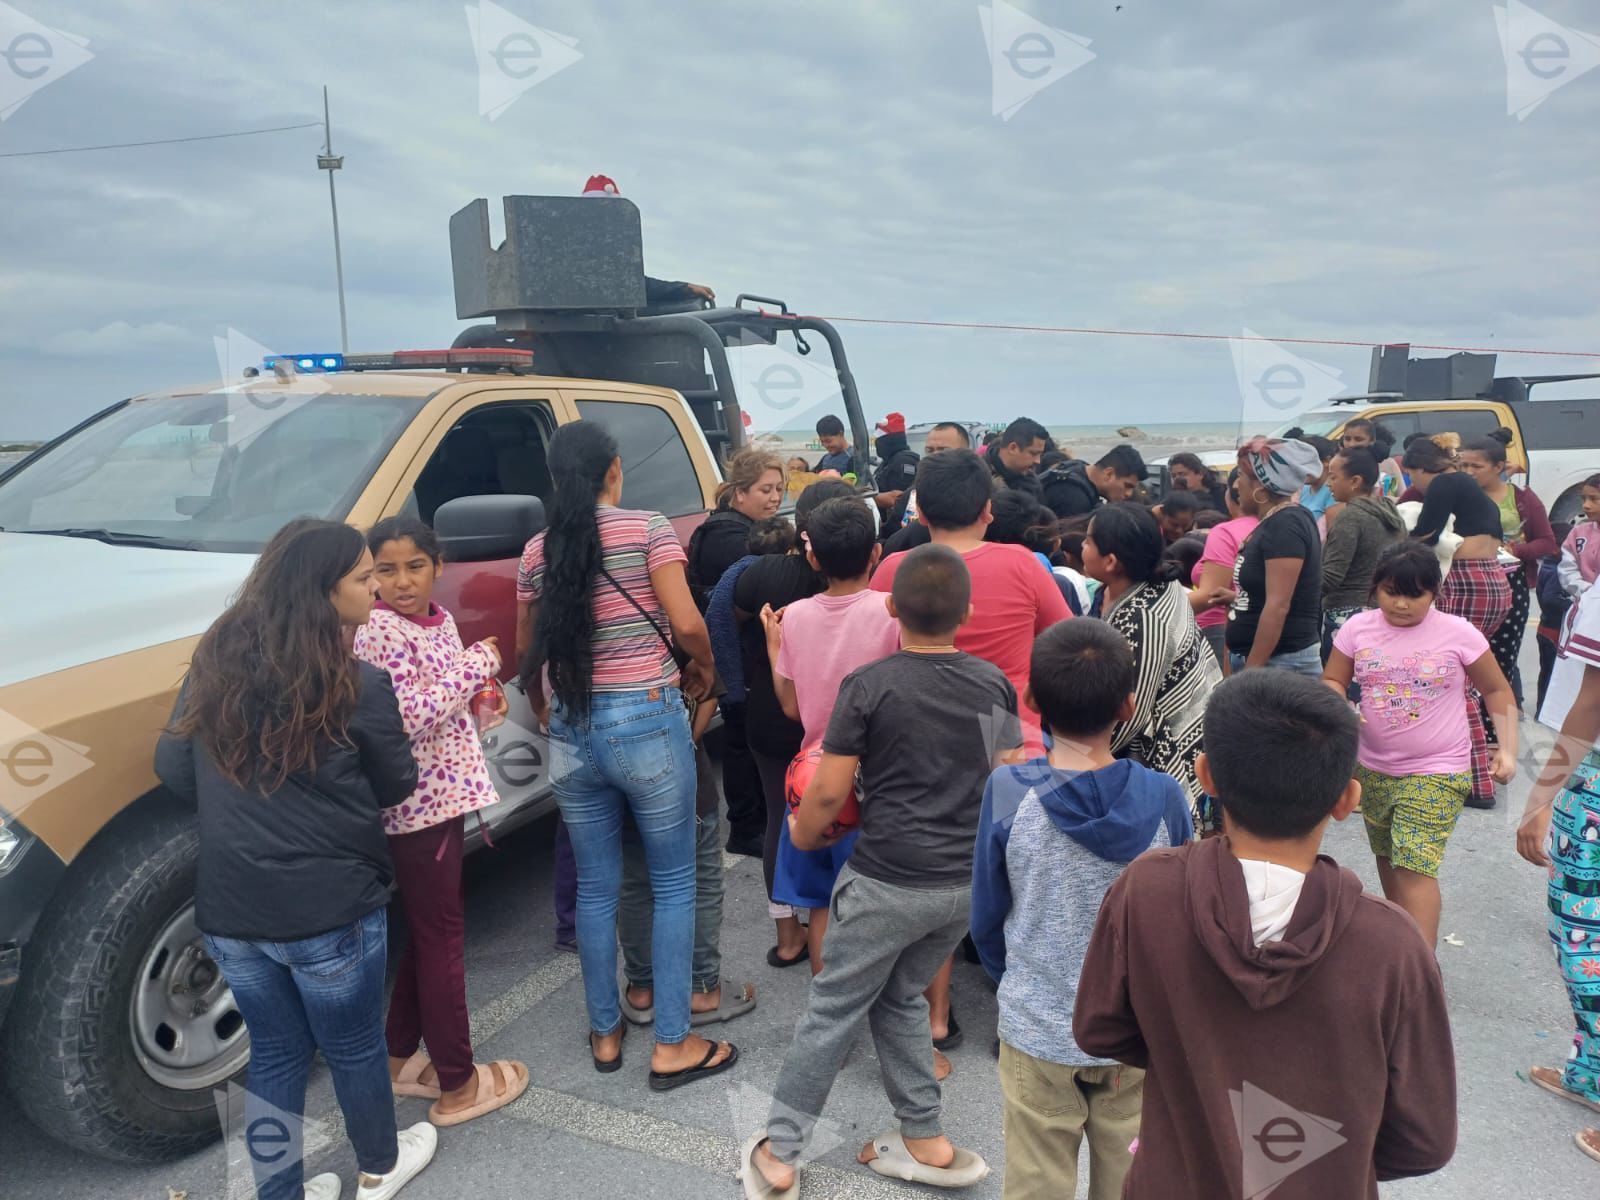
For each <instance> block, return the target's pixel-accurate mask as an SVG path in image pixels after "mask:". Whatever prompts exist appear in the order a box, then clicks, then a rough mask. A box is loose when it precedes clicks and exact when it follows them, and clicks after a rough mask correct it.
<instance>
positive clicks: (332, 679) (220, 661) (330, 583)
mask: <svg viewBox="0 0 1600 1200" xmlns="http://www.w3.org/2000/svg"><path fill="white" fill-rule="evenodd" d="M376 590H377V581H376V580H375V579H374V578H373V574H372V555H371V554H370V553H369V552H368V550H367V546H366V540H365V539H364V538H363V537H362V536H361V534H360V533H359V532H358V531H357V530H355V529H353V528H351V527H350V526H348V525H342V524H339V523H337V522H332V521H315V520H309V519H306V520H299V521H294V522H291V523H290V524H289V525H287V526H285V527H284V528H283V529H282V530H280V531H279V532H278V534H277V536H275V537H274V538H273V539H272V541H271V542H269V543H268V544H267V547H266V549H265V550H263V551H262V553H261V557H260V559H259V560H258V561H257V562H256V565H255V569H254V570H252V571H251V573H250V577H249V579H248V580H246V581H245V585H244V587H243V589H242V590H241V591H240V593H239V597H238V599H237V600H235V601H234V603H233V605H232V606H231V607H230V608H229V609H228V610H227V611H226V612H225V613H223V614H222V616H220V617H218V618H217V621H216V623H215V624H214V625H212V626H211V628H210V629H209V630H207V631H206V633H205V635H204V636H203V637H202V638H201V639H200V643H199V645H198V646H196V647H195V652H194V660H193V662H191V663H190V666H189V677H188V679H187V680H185V682H184V686H183V691H182V693H181V694H180V696H179V698H178V705H177V708H176V709H175V711H174V712H173V717H172V724H171V727H170V728H169V729H168V730H167V731H166V732H164V733H163V734H162V736H161V740H160V742H159V743H158V744H157V747H156V762H155V766H156V773H157V774H158V775H159V776H160V777H161V781H162V782H163V783H164V784H166V786H167V787H168V789H170V790H171V791H172V792H174V793H175V794H177V795H178V796H179V797H181V798H183V799H185V800H187V801H189V802H190V803H192V804H194V805H195V806H196V808H197V809H198V811H199V819H200V861H199V869H198V874H197V879H196V885H195V920H196V923H197V924H198V925H199V927H200V929H201V931H202V932H203V933H204V935H205V948H206V952H207V953H208V954H209V955H210V956H211V958H212V960H213V961H214V962H215V963H216V965H217V966H218V967H220V968H221V971H222V978H223V981H224V982H225V983H226V985H227V987H228V988H230V989H232V993H233V1001H234V1003H235V1004H236V1005H237V1006H238V1009H239V1012H240V1014H241V1015H242V1016H243V1017H244V1020H245V1025H246V1027H247V1028H248V1029H249V1031H250V1050H251V1059H250V1074H249V1079H248V1082H247V1084H246V1088H247V1095H246V1099H245V1120H246V1127H247V1128H255V1127H256V1126H257V1123H258V1122H261V1121H271V1122H273V1128H274V1129H277V1128H279V1127H280V1126H281V1127H282V1128H283V1129H284V1130H285V1131H286V1132H287V1135H288V1137H289V1139H290V1140H289V1142H288V1145H289V1147H290V1148H291V1152H289V1153H285V1152H284V1143H283V1142H282V1141H281V1140H273V1141H268V1140H266V1139H261V1138H246V1139H245V1141H246V1145H247V1147H248V1148H249V1151H250V1155H251V1169H252V1171H253V1173H254V1176H255V1181H256V1188H257V1193H258V1195H259V1196H260V1197H261V1198H262V1200H287V1198H289V1197H293V1198H294V1200H300V1197H301V1195H302V1193H303V1194H304V1195H305V1196H306V1197H307V1200H321V1198H322V1197H331V1196H336V1195H338V1190H339V1178H338V1176H337V1175H319V1176H317V1177H316V1178H315V1179H312V1180H310V1181H309V1182H305V1181H304V1163H303V1160H302V1159H301V1156H300V1140H301V1139H300V1133H301V1128H300V1126H301V1119H302V1114H303V1112H304V1110H305V1094H306V1077H307V1075H308V1073H309V1072H310V1069H311V1058H312V1055H313V1053H314V1052H316V1051H318V1050H320V1051H321V1052H322V1057H323V1059H324V1060H325V1061H326V1062H327V1064H328V1067H329V1070H330V1071H332V1073H333V1080H334V1086H335V1089H336V1091H337V1093H338V1096H339V1104H340V1107H341V1109H342V1110H343V1112H344V1119H345V1128H346V1129H347V1130H348V1132H349V1135H350V1140H351V1142H352V1143H353V1144H354V1146H355V1152H356V1162H357V1165H358V1166H359V1167H360V1171H361V1183H360V1194H361V1196H362V1197H363V1200H368V1198H370V1200H384V1198H387V1197H389V1196H392V1195H394V1194H395V1192H397V1191H399V1190H400V1188H401V1187H403V1186H404V1185H405V1184H406V1182H407V1181H408V1180H410V1179H411V1178H412V1177H413V1176H414V1175H416V1174H417V1172H419V1171H421V1170H422V1168H423V1167H425V1166H427V1164H428V1162H429V1160H431V1159H432V1157H433V1152H434V1147H435V1144H436V1142H437V1139H438V1134H437V1132H436V1131H435V1130H434V1128H433V1126H432V1125H430V1124H428V1123H427V1122H423V1123H421V1124H419V1125H415V1126H413V1127H412V1128H410V1129H407V1130H404V1131H400V1132H398V1133H397V1131H396V1128H395V1118H394V1094H393V1091H392V1090H391V1087H390V1083H389V1064H388V1050H387V1047H386V1046H385V1043H384V1037H383V984H384V968H385V949H386V938H387V921H386V909H387V905H388V902H389V885H390V883H391V881H392V879H393V875H394V872H393V868H392V866H391V865H390V861H389V849H388V845H387V843H386V841H385V838H384V833H383V825H382V822H381V821H380V819H379V810H380V809H381V808H386V807H389V806H391V805H395V804H399V803H401V802H402V801H404V800H405V799H407V798H408V797H409V796H410V795H411V794H412V792H414V791H415V790H416V786H417V766H416V762H415V760H414V759H413V758H412V756H411V742H410V739H409V738H407V736H406V732H405V728H404V727H403V726H402V724H401V721H400V709H399V705H398V704H397V703H396V702H395V696H394V691H393V689H392V688H391V686H390V684H389V677H388V675H387V674H385V673H384V672H383V671H382V670H380V669H379V668H377V667H372V666H368V665H367V664H366V663H362V662H358V661H357V660H356V659H355V657H354V656H353V655H352V654H351V653H350V650H349V649H348V648H347V646H348V643H347V641H346V631H347V630H349V629H350V628H352V627H354V626H357V625H361V624H364V623H365V622H366V620H367V616H368V614H369V613H370V612H371V609H372V597H373V594H374V593H375V592H376ZM258 1151H259V1157H258Z"/></svg>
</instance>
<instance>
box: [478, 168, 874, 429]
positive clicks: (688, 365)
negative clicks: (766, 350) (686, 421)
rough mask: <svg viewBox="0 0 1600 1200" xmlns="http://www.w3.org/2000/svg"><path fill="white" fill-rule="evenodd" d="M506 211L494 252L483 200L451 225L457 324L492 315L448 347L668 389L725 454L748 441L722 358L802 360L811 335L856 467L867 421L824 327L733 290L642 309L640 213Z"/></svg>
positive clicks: (602, 207) (567, 200) (605, 203)
mask: <svg viewBox="0 0 1600 1200" xmlns="http://www.w3.org/2000/svg"><path fill="white" fill-rule="evenodd" d="M504 207H505V230H506V236H505V239H504V240H503V241H502V242H501V244H500V245H499V246H495V245H492V244H491V240H490V232H489V202H488V201H487V200H484V199H478V200H474V201H473V202H472V203H471V204H468V205H467V206H466V207H464V208H462V209H461V210H460V211H459V212H457V213H455V214H454V215H453V216H452V217H451V218H450V254H451V262H452V266H453V270H454V277H455V293H456V315H457V316H458V317H462V318H464V319H465V318H473V317H492V318H493V322H492V323H488V324H479V325H473V326H471V327H469V328H467V329H464V330H462V331H461V332H460V333H459V334H458V335H457V336H456V339H455V342H454V345H455V346H456V347H458V348H473V349H490V348H495V349H506V348H517V349H525V350H532V351H533V353H534V355H535V356H536V358H537V360H538V362H539V369H540V371H541V373H543V374H548V375H570V376H575V377H579V378H591V379H616V380H622V381H626V382H629V383H640V384H650V385H655V386H658V387H667V388H672V389H674V390H675V391H677V392H679V393H681V394H682V396H683V398H684V399H685V400H686V401H687V402H688V404H689V407H690V409H691V411H692V412H693V413H694V415H695V419H696V421H697V422H698V423H699V425H700V428H701V430H702V431H704V433H705V436H706V440H707V441H708V442H710V443H711V445H712V446H713V448H714V449H716V450H717V452H718V453H719V454H720V455H722V456H724V457H725V456H727V455H730V454H731V453H733V452H734V451H736V450H738V449H739V448H740V447H742V446H743V445H744V444H745V440H746V439H745V424H744V420H745V418H744V411H743V408H742V407H741V405H740V400H739V395H738V392H737V390H736V389H735V386H734V377H733V371H732V369H731V367H730V365H729V361H728V349H729V348H730V347H740V346H751V345H756V344H765V345H768V346H772V345H776V344H777V343H778V339H779V338H780V337H785V336H792V337H793V338H794V339H795V346H796V350H797V351H798V352H799V353H801V354H808V353H810V351H811V343H810V342H809V341H808V340H807V339H806V336H805V335H806V334H807V333H814V334H816V335H817V336H818V337H820V338H821V339H822V340H823V341H824V342H826V343H827V345H828V351H829V353H830V354H831V355H832V358H833V370H834V373H835V375H836V376H837V379H838V383H839V394H840V398H841V404H842V406H843V408H844V410H845V419H846V421H847V423H848V425H849V428H850V433H851V440H852V441H853V442H854V443H855V446H856V452H857V453H858V454H859V455H861V456H862V457H863V459H864V458H865V455H866V454H867V452H868V450H869V448H870V444H871V439H870V435H869V432H868V426H867V420H866V416H865V414H864V412H863V410H862V407H861V400H860V396H859V395H858V393H857V391H856V384H855V377H854V376H853V375H852V374H851V371H850V364H849V360H848V358H847V357H846V355H845V349H844V341H843V339H842V338H840V336H839V333H838V331H837V330H836V329H834V327H833V326H832V325H831V324H830V323H829V322H827V321H825V320H823V319H822V318H821V317H811V316H804V315H801V314H799V313H795V312H792V311H790V309H789V306H788V305H787V304H786V303H785V302H784V301H782V300H778V299H775V298H772V297H767V296H757V295H749V294H743V293H741V294H740V295H739V296H738V297H737V298H736V299H735V301H734V303H733V306H732V307H731V308H726V307H725V308H712V307H709V306H707V305H706V304H705V303H704V302H699V301H697V302H694V303H689V304H675V305H665V306H658V307H651V306H649V305H648V304H647V303H646V287H645V276H644V251H643V242H642V236H641V234H640V224H639V210H638V209H637V208H635V207H634V205H633V203H632V202H631V201H629V200H626V199H624V198H622V197H620V196H604V197H594V196H507V197H505V199H504Z"/></svg>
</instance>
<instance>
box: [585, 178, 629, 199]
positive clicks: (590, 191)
mask: <svg viewBox="0 0 1600 1200" xmlns="http://www.w3.org/2000/svg"><path fill="white" fill-rule="evenodd" d="M583 194H584V195H585V196H620V195H622V192H621V190H620V189H619V188H618V187H617V181H616V180H615V179H613V178H611V176H609V175H591V176H589V182H588V183H586V184H584V185H583Z"/></svg>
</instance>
